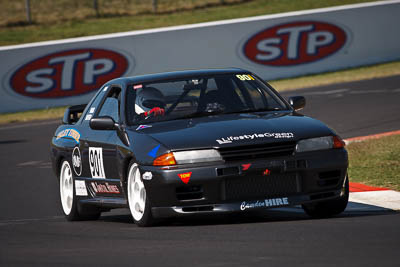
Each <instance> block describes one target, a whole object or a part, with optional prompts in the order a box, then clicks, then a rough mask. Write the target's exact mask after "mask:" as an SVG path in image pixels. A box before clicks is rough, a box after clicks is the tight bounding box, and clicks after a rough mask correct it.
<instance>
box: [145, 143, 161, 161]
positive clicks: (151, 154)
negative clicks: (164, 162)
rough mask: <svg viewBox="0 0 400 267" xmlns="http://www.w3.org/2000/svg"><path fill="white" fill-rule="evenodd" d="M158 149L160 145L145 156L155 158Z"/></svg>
mask: <svg viewBox="0 0 400 267" xmlns="http://www.w3.org/2000/svg"><path fill="white" fill-rule="evenodd" d="M159 148H160V145H158V146H156V147H155V148H153V149H152V150H151V151H150V152H149V153H148V154H147V155H149V156H150V157H152V158H155V157H157V151H158V149H159Z"/></svg>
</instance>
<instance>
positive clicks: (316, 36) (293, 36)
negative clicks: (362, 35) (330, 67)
mask: <svg viewBox="0 0 400 267" xmlns="http://www.w3.org/2000/svg"><path fill="white" fill-rule="evenodd" d="M347 39H348V37H347V34H346V32H345V30H343V29H342V28H340V27H339V26H337V25H334V24H331V23H327V22H321V21H297V22H290V23H286V24H281V25H277V26H273V27H270V28H267V29H265V30H263V31H261V32H259V33H257V34H255V35H254V36H252V37H251V38H250V39H249V40H247V41H246V42H245V44H244V46H243V54H244V56H245V57H246V58H247V59H249V60H250V61H252V62H255V63H258V64H262V65H268V66H291V65H298V64H304V63H310V62H314V61H316V60H320V59H323V58H326V57H328V56H330V55H332V54H334V53H336V52H338V51H339V50H340V49H341V48H342V47H343V46H344V45H345V44H346V42H347Z"/></svg>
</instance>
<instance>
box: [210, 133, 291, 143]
mask: <svg viewBox="0 0 400 267" xmlns="http://www.w3.org/2000/svg"><path fill="white" fill-rule="evenodd" d="M258 138H275V139H289V138H294V134H293V133H260V134H256V133H255V134H245V135H239V136H228V137H225V138H221V139H217V140H215V141H217V142H218V144H220V145H222V144H230V143H232V142H234V141H241V140H254V139H258Z"/></svg>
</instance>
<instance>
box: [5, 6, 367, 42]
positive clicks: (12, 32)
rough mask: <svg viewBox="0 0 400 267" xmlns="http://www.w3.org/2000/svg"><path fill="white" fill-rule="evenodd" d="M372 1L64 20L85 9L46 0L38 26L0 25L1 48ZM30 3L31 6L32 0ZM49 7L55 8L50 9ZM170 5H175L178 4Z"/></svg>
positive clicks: (192, 9)
mask: <svg viewBox="0 0 400 267" xmlns="http://www.w3.org/2000/svg"><path fill="white" fill-rule="evenodd" d="M372 1H373V0H325V1H320V0H301V1H293V0H252V1H245V2H236V3H232V2H231V3H229V2H226V3H225V4H220V5H214V6H211V7H207V6H205V7H204V5H202V4H201V3H200V2H201V1H198V2H199V6H197V5H195V4H194V5H192V6H191V7H189V10H186V11H185V9H183V11H179V9H178V10H177V11H176V12H171V13H169V12H167V13H162V14H151V13H147V14H134V15H133V14H132V15H131V14H129V12H128V13H126V11H127V10H128V9H129V8H128V7H127V6H126V4H125V5H121V7H120V9H119V10H115V9H114V8H113V9H111V8H110V12H111V13H110V14H107V13H104V12H106V11H107V10H108V9H104V10H103V13H102V16H100V17H98V18H96V17H93V16H89V17H88V16H86V15H83V17H82V16H80V15H78V14H77V15H76V17H75V18H70V17H64V14H72V13H74V12H78V11H79V10H82V8H84V7H83V6H82V7H80V6H79V5H71V4H70V3H69V2H70V1H60V0H59V1H58V2H56V1H49V0H47V4H44V6H42V7H40V8H38V11H37V14H36V15H35V14H34V19H35V18H39V17H37V16H39V14H44V15H43V16H41V17H40V20H39V21H38V23H37V24H33V25H26V24H24V23H20V24H18V23H15V22H14V23H8V25H9V26H1V27H0V45H12V44H22V43H30V42H39V41H46V40H56V39H64V38H72V37H81V36H89V35H97V34H106V33H115V32H125V31H133V30H141V29H149V28H157V27H166V26H175V25H183V24H193V23H200V22H208V21H216V20H224V19H234V18H243V17H250V16H257V15H265V14H276V13H282V12H289V11H296V10H305V9H314V8H322V7H330V6H337V5H346V4H354V3H363V2H372ZM14 2H15V3H17V1H6V0H0V3H2V4H3V5H2V9H1V10H0V13H1V12H2V13H3V16H0V17H4V18H5V20H4V21H5V22H4V23H7V18H10V20H11V21H12V20H13V16H14V15H15V14H14V13H15V12H10V11H8V10H11V6H10V5H11V4H15V3H14ZM21 2H22V1H21ZM31 2H32V4H33V2H34V1H31ZM42 2H43V1H42ZM125 2H126V1H125ZM149 2H150V1H149ZM218 2H221V1H217V2H216V3H218ZM62 3H64V4H62ZM160 3H161V2H160ZM51 4H52V5H55V6H53V8H51ZM20 5H21V3H20ZM173 5H177V3H175V4H173ZM173 5H172V6H173ZM0 6H1V5H0ZM49 7H50V9H49ZM60 7H61V8H60ZM20 9H21V8H20ZM132 9H135V6H134V5H133V6H132ZM43 10H52V12H50V13H49V12H44V13H43ZM180 10H182V9H180ZM57 12H59V14H58V15H57V14H55V13H57ZM34 13H35V12H34ZM22 14H24V13H22ZM22 16H23V15H22ZM54 18H57V19H54ZM0 21H1V19H0ZM3 25H4V24H3ZM19 25H20V26H19Z"/></svg>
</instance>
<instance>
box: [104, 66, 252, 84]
mask: <svg viewBox="0 0 400 267" xmlns="http://www.w3.org/2000/svg"><path fill="white" fill-rule="evenodd" d="M235 73H241V74H245V73H250V72H249V71H248V70H244V69H240V68H226V69H198V70H182V71H173V72H163V73H154V74H146V75H138V76H132V77H122V78H117V79H114V80H111V81H109V82H108V83H107V84H112V83H124V84H135V83H143V82H152V81H158V80H169V79H176V78H184V77H193V76H206V75H213V74H235Z"/></svg>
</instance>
